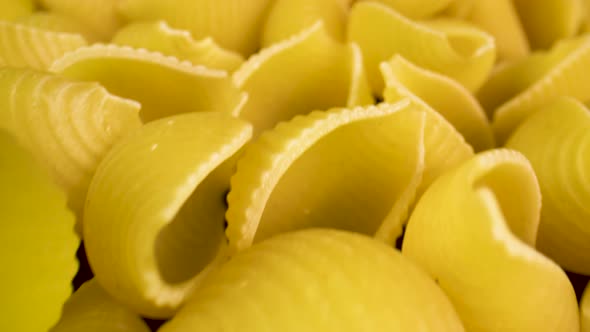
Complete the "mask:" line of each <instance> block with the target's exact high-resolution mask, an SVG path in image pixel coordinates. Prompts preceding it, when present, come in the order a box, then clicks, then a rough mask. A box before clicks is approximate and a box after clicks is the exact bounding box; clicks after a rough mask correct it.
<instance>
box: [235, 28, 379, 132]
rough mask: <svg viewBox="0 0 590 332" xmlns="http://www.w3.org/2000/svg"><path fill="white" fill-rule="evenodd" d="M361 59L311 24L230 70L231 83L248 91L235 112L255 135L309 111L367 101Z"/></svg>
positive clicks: (348, 47) (358, 54) (369, 102)
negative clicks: (244, 100) (246, 122)
mask: <svg viewBox="0 0 590 332" xmlns="http://www.w3.org/2000/svg"><path fill="white" fill-rule="evenodd" d="M361 58H362V54H361V52H360V51H359V50H358V49H357V47H356V46H355V45H354V44H349V45H348V46H346V45H344V44H341V43H338V42H336V41H335V40H334V39H333V38H332V37H330V36H329V35H328V33H327V32H326V30H325V28H324V27H323V23H322V22H317V23H316V24H314V25H313V26H311V27H309V28H307V29H306V30H304V31H302V32H301V33H299V34H297V35H295V36H293V37H292V38H291V39H289V40H286V41H283V42H281V43H278V44H275V45H273V46H271V47H269V48H266V49H264V50H262V51H261V52H260V53H258V54H256V55H254V56H252V57H251V58H250V59H248V61H246V63H244V65H243V66H242V67H241V68H240V69H239V70H238V71H236V72H235V73H234V75H233V81H234V83H235V84H236V86H238V87H239V88H240V89H242V90H243V91H245V92H247V93H248V101H247V102H246V105H245V106H244V107H243V108H242V109H241V111H240V113H239V116H240V117H241V118H243V119H245V120H247V121H249V122H250V123H252V124H253V125H254V128H255V130H256V132H257V133H259V132H261V131H262V130H265V129H270V128H272V127H274V126H275V125H276V124H277V123H278V122H280V121H286V120H290V119H291V118H293V117H294V116H296V115H299V114H307V113H309V112H311V111H313V110H315V109H327V108H330V107H344V106H348V105H347V104H349V103H351V104H353V105H350V106H355V105H354V104H365V103H367V104H371V103H372V97H371V95H370V94H369V89H368V87H367V83H366V81H365V77H366V76H365V75H364V73H363V72H364V70H363V68H362V64H361V63H362V61H361ZM302 59H305V61H302Z"/></svg>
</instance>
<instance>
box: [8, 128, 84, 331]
mask: <svg viewBox="0 0 590 332" xmlns="http://www.w3.org/2000/svg"><path fill="white" fill-rule="evenodd" d="M0 183H1V185H0V198H1V200H0V221H1V222H0V243H1V245H0V247H1V248H2V252H3V254H2V255H0V266H2V273H0V293H1V294H2V296H1V297H0V309H1V310H2V319H0V330H2V331H22V332H38V331H47V330H48V329H49V328H50V327H51V326H53V325H54V324H55V323H56V322H57V320H58V319H59V315H60V312H61V307H62V305H63V303H64V302H65V301H66V299H67V298H68V296H69V295H70V293H71V292H72V286H71V282H72V279H73V278H74V275H75V274H76V271H77V269H78V261H77V260H76V249H77V247H78V244H79V243H80V240H79V238H78V237H77V236H76V233H75V232H74V216H73V215H72V213H71V212H70V211H68V210H67V208H66V198H65V195H64V194H63V192H61V191H60V190H59V189H58V188H57V187H56V186H55V185H54V184H53V183H52V182H51V180H50V179H49V178H48V177H47V175H46V173H45V172H44V171H43V170H42V169H41V168H39V167H38V165H37V164H36V163H35V162H34V160H33V158H31V156H30V155H29V154H28V152H27V151H26V150H25V149H24V148H22V147H21V146H20V145H19V144H18V143H17V141H16V140H15V139H14V138H13V137H11V136H10V135H9V134H7V133H6V132H5V131H3V130H1V129H0ZM32 315H33V316H32Z"/></svg>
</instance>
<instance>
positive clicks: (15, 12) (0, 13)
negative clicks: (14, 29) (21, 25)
mask: <svg viewBox="0 0 590 332" xmlns="http://www.w3.org/2000/svg"><path fill="white" fill-rule="evenodd" d="M34 9H35V3H34V2H33V0H8V1H2V3H0V20H2V21H15V20H18V19H19V18H21V17H25V16H27V15H30V14H31V13H32V12H33V10H34Z"/></svg>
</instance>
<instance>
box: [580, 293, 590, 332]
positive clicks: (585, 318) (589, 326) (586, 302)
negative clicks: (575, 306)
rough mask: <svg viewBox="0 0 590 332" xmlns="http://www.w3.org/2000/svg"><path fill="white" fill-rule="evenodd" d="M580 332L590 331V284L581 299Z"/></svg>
mask: <svg viewBox="0 0 590 332" xmlns="http://www.w3.org/2000/svg"><path fill="white" fill-rule="evenodd" d="M589 285H590V284H589ZM580 332H590V286H586V289H585V290H584V295H583V296H582V300H581V301H580Z"/></svg>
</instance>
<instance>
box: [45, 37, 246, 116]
mask: <svg viewBox="0 0 590 332" xmlns="http://www.w3.org/2000/svg"><path fill="white" fill-rule="evenodd" d="M50 71H52V72H55V73H59V74H61V75H63V76H65V77H68V78H71V79H77V80H83V81H97V82H99V83H100V84H102V85H103V86H104V87H105V88H107V89H108V90H109V91H110V92H112V93H115V94H117V95H119V96H122V97H125V98H130V99H133V100H136V101H138V102H140V103H141V113H140V116H141V118H142V120H144V121H146V122H149V121H152V120H156V119H160V118H164V117H167V116H171V115H175V114H180V113H187V112H197V111H223V112H227V113H230V112H231V113H236V112H238V110H239V109H240V107H241V106H242V105H243V102H244V98H245V97H244V96H243V95H242V94H241V93H240V92H239V91H238V89H237V88H236V87H235V86H234V85H233V84H232V82H231V80H230V78H229V75H228V73H227V72H225V71H222V70H215V69H209V68H206V67H203V66H196V65H193V64H191V63H190V62H186V61H185V62H180V61H179V60H178V59H176V58H175V57H166V56H164V55H162V54H161V53H156V52H149V51H147V50H145V49H133V48H130V47H124V46H116V45H101V44H95V45H93V46H90V47H84V48H80V49H78V50H76V51H74V52H71V53H68V54H66V55H65V56H63V57H62V58H60V59H58V60H57V61H55V62H54V63H53V64H52V65H51V68H50Z"/></svg>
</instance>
